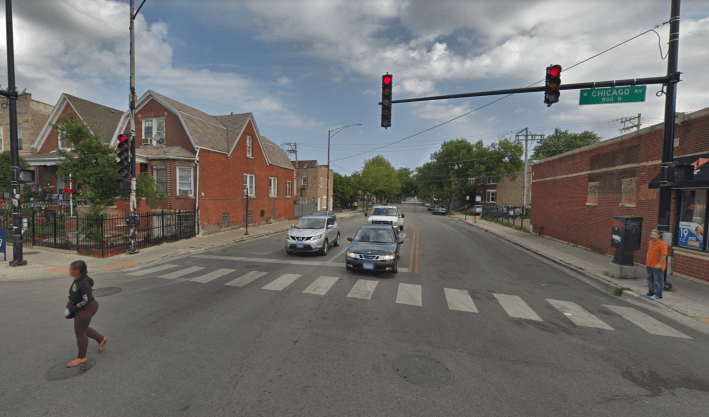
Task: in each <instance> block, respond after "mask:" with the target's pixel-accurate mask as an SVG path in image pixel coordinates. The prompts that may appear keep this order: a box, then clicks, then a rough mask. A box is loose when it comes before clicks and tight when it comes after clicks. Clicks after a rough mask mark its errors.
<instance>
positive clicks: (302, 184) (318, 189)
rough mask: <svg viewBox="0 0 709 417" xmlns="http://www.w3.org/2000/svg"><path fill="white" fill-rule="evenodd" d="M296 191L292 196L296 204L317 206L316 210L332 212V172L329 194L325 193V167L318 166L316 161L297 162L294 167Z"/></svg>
mask: <svg viewBox="0 0 709 417" xmlns="http://www.w3.org/2000/svg"><path fill="white" fill-rule="evenodd" d="M292 164H293V167H294V168H296V173H295V175H296V189H295V195H294V196H293V198H294V200H295V202H296V203H297V204H313V203H315V204H316V205H317V208H318V210H332V186H333V184H332V181H333V170H332V169H331V170H330V172H329V174H330V193H329V194H328V193H327V176H328V169H327V165H318V161H316V160H311V161H298V164H297V165H296V163H295V162H292Z"/></svg>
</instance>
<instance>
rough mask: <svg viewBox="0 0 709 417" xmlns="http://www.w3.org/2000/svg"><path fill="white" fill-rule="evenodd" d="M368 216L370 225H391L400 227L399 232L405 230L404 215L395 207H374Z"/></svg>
mask: <svg viewBox="0 0 709 417" xmlns="http://www.w3.org/2000/svg"><path fill="white" fill-rule="evenodd" d="M368 216H369V217H368V218H367V223H369V224H390V225H392V226H394V227H398V228H399V231H402V230H404V214H403V213H399V209H397V208H396V207H395V206H374V208H372V213H370V214H369V215H368Z"/></svg>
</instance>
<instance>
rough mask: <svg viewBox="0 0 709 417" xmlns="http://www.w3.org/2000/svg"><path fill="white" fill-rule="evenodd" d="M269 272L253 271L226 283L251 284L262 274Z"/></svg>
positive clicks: (240, 285) (236, 285)
mask: <svg viewBox="0 0 709 417" xmlns="http://www.w3.org/2000/svg"><path fill="white" fill-rule="evenodd" d="M266 274H268V272H259V271H251V272H249V273H248V274H245V275H242V276H240V277H239V278H237V279H235V280H233V281H229V282H227V283H226V284H224V285H231V286H233V287H243V286H245V285H248V284H251V283H252V282H254V281H256V280H257V279H259V278H261V277H262V276H264V275H266Z"/></svg>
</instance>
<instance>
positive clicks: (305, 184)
mask: <svg viewBox="0 0 709 417" xmlns="http://www.w3.org/2000/svg"><path fill="white" fill-rule="evenodd" d="M300 184H301V185H302V186H303V188H308V177H301V179H300Z"/></svg>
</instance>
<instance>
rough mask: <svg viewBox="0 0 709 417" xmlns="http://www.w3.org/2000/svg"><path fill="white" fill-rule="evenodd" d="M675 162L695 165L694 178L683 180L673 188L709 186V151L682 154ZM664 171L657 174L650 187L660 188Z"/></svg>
mask: <svg viewBox="0 0 709 417" xmlns="http://www.w3.org/2000/svg"><path fill="white" fill-rule="evenodd" d="M675 162H677V163H678V164H681V165H692V166H694V178H692V179H691V180H689V181H681V182H678V183H676V184H674V185H673V186H672V188H709V153H706V154H703V155H695V156H680V157H677V158H675ZM661 179H662V173H659V174H657V176H656V177H655V178H653V180H652V181H650V184H649V185H648V188H650V189H651V190H653V189H658V188H660V180H661Z"/></svg>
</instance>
